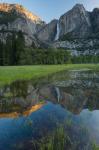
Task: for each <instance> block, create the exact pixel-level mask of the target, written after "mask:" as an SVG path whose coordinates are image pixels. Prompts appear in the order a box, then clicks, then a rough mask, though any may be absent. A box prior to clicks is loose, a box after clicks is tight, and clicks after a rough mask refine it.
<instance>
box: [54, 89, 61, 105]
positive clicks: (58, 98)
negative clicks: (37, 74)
mask: <svg viewBox="0 0 99 150" xmlns="http://www.w3.org/2000/svg"><path fill="white" fill-rule="evenodd" d="M55 90H56V94H57V100H58V103H59V101H60V97H61V94H60V90H59V88H58V87H55Z"/></svg>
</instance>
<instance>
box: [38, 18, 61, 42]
mask: <svg viewBox="0 0 99 150" xmlns="http://www.w3.org/2000/svg"><path fill="white" fill-rule="evenodd" d="M57 22H58V21H57V20H52V21H51V22H50V23H49V24H47V25H45V26H44V28H42V29H41V31H40V32H38V34H37V37H38V39H39V40H40V41H43V42H48V41H50V42H52V41H54V39H55V35H56V30H57Z"/></svg>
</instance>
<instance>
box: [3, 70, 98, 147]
mask: <svg viewBox="0 0 99 150" xmlns="http://www.w3.org/2000/svg"><path fill="white" fill-rule="evenodd" d="M60 125H63V126H64V127H65V131H66V134H68V135H69V137H70V138H71V139H72V141H73V142H78V144H77V147H76V148H74V149H75V150H77V149H79V150H83V149H85V148H86V149H88V150H91V143H92V142H95V143H96V144H99V72H95V71H91V70H89V71H87V70H85V71H77V70H75V71H69V72H66V71H64V72H60V73H57V74H54V75H51V76H48V77H46V78H39V79H35V80H31V81H25V80H23V81H15V82H13V83H12V84H11V85H6V86H4V87H2V88H1V89H0V150H17V149H18V150H29V149H31V148H32V146H33V141H35V140H36V141H39V139H42V138H43V137H44V136H48V135H49V134H51V133H52V132H53V131H54V130H55V129H56V128H57V127H58V126H60Z"/></svg>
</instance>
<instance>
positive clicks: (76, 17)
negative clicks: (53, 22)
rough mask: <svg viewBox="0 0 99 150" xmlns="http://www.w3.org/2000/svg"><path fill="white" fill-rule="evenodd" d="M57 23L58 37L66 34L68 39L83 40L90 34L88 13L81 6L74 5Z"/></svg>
mask: <svg viewBox="0 0 99 150" xmlns="http://www.w3.org/2000/svg"><path fill="white" fill-rule="evenodd" d="M59 22H60V37H62V36H63V35H66V34H67V36H70V37H69V38H83V37H88V36H89V34H90V32H91V22H90V17H89V13H88V12H87V11H86V10H85V8H84V7H83V5H81V4H76V5H75V6H74V7H73V8H72V9H71V10H70V11H68V12H67V13H65V14H64V15H62V16H61V17H60V19H59ZM68 33H69V34H68Z"/></svg>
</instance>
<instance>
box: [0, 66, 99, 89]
mask: <svg viewBox="0 0 99 150" xmlns="http://www.w3.org/2000/svg"><path fill="white" fill-rule="evenodd" d="M72 69H74V70H76V69H77V70H79V69H93V70H99V64H68V65H34V66H3V67H2V66H1V67H0V86H2V85H4V84H10V83H11V82H13V81H15V80H21V79H31V78H39V77H43V76H46V75H49V74H52V73H56V72H59V71H63V70H72Z"/></svg>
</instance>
